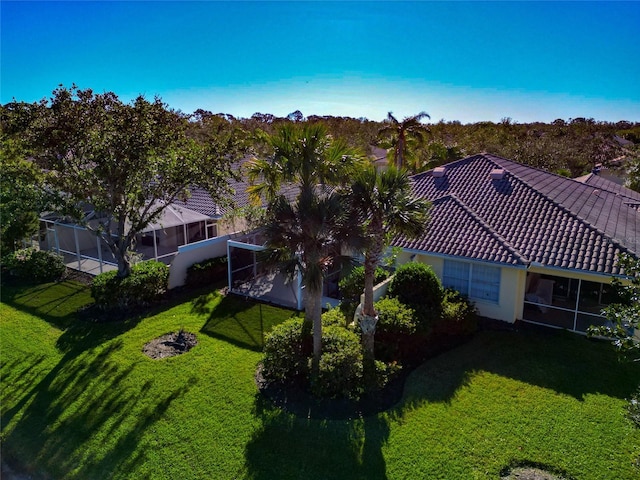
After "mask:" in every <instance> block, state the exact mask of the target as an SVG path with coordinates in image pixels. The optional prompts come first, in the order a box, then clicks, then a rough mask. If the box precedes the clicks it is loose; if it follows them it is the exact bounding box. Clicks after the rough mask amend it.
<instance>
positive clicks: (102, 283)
mask: <svg viewBox="0 0 640 480" xmlns="http://www.w3.org/2000/svg"><path fill="white" fill-rule="evenodd" d="M168 283H169V267H168V266H167V265H165V264H164V263H162V262H156V261H155V260H149V261H146V262H141V263H138V264H136V265H134V266H133V267H132V268H131V274H130V275H129V276H128V277H125V278H120V277H118V276H117V272H116V271H109V272H104V273H101V274H100V275H97V276H96V277H95V278H94V279H93V282H92V284H91V296H92V297H93V299H94V301H95V304H96V305H97V306H98V307H99V308H101V309H103V310H111V309H125V308H136V307H144V306H148V305H151V304H153V303H154V302H156V301H158V300H159V299H160V298H161V297H162V295H163V294H164V293H165V292H166V291H167V285H168Z"/></svg>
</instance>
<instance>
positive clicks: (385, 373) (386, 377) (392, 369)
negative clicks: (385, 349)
mask: <svg viewBox="0 0 640 480" xmlns="http://www.w3.org/2000/svg"><path fill="white" fill-rule="evenodd" d="M401 370H402V366H401V365H400V364H399V363H396V362H391V363H385V362H381V361H380V360H376V382H377V383H376V388H377V389H382V388H384V387H386V386H387V384H388V383H389V382H390V381H391V380H393V379H394V378H395V377H396V376H397V375H398V374H399V373H400V371H401Z"/></svg>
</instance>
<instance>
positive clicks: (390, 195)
mask: <svg viewBox="0 0 640 480" xmlns="http://www.w3.org/2000/svg"><path fill="white" fill-rule="evenodd" d="M349 197H350V204H351V205H352V207H353V208H354V209H355V210H356V211H357V212H358V215H359V217H360V224H361V225H362V226H363V228H364V232H365V239H366V243H365V249H364V279H365V283H364V304H363V306H362V311H361V314H360V318H359V319H358V320H359V323H360V327H361V329H362V344H363V350H364V354H365V359H367V360H368V364H369V366H372V365H373V359H374V352H373V346H374V343H373V342H374V335H375V329H376V323H377V321H378V315H377V312H376V310H375V308H374V305H373V286H374V285H373V283H374V278H375V270H376V268H377V267H378V266H379V265H380V261H381V260H382V255H383V252H384V250H385V248H386V247H387V246H388V244H389V242H390V240H391V238H392V237H393V236H394V235H397V234H404V235H408V236H412V237H415V236H418V235H420V234H422V233H423V232H424V230H425V228H426V223H427V219H428V212H429V208H430V204H429V202H427V201H426V200H424V199H420V198H415V197H414V196H413V193H412V190H411V183H410V180H409V177H408V175H407V172H406V170H404V169H402V170H398V169H396V168H395V167H390V168H389V169H387V170H384V171H378V170H376V168H375V167H374V166H373V165H370V166H368V167H366V168H363V169H362V170H361V171H360V172H359V173H358V175H357V176H356V177H355V179H354V181H353V184H352V185H351V189H350V193H349Z"/></svg>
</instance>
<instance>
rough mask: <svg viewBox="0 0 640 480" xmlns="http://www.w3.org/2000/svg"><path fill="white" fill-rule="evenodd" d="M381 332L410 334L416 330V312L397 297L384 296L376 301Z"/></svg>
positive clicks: (378, 328) (377, 328)
mask: <svg viewBox="0 0 640 480" xmlns="http://www.w3.org/2000/svg"><path fill="white" fill-rule="evenodd" d="M374 306H375V309H376V311H377V312H378V324H377V326H376V330H377V331H378V332H379V333H390V334H401V335H410V334H412V333H415V331H416V318H415V312H414V311H413V309H412V308H411V307H409V306H408V305H405V304H403V303H401V302H400V300H398V299H397V298H383V299H382V300H379V301H377V302H376V303H375V305H374Z"/></svg>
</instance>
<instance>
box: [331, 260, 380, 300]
mask: <svg viewBox="0 0 640 480" xmlns="http://www.w3.org/2000/svg"><path fill="white" fill-rule="evenodd" d="M387 277H389V273H388V272H387V271H386V270H385V269H383V268H380V267H378V268H376V272H375V277H374V280H373V284H374V285H377V284H378V283H380V282H382V281H383V280H385V279H386V278H387ZM338 286H339V287H340V294H341V296H342V298H343V299H344V300H347V301H349V302H355V303H358V302H359V301H360V295H362V293H363V292H364V267H363V266H359V267H355V268H354V269H353V270H351V272H350V273H349V275H347V276H346V277H344V278H343V279H341V280H340V283H338Z"/></svg>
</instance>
